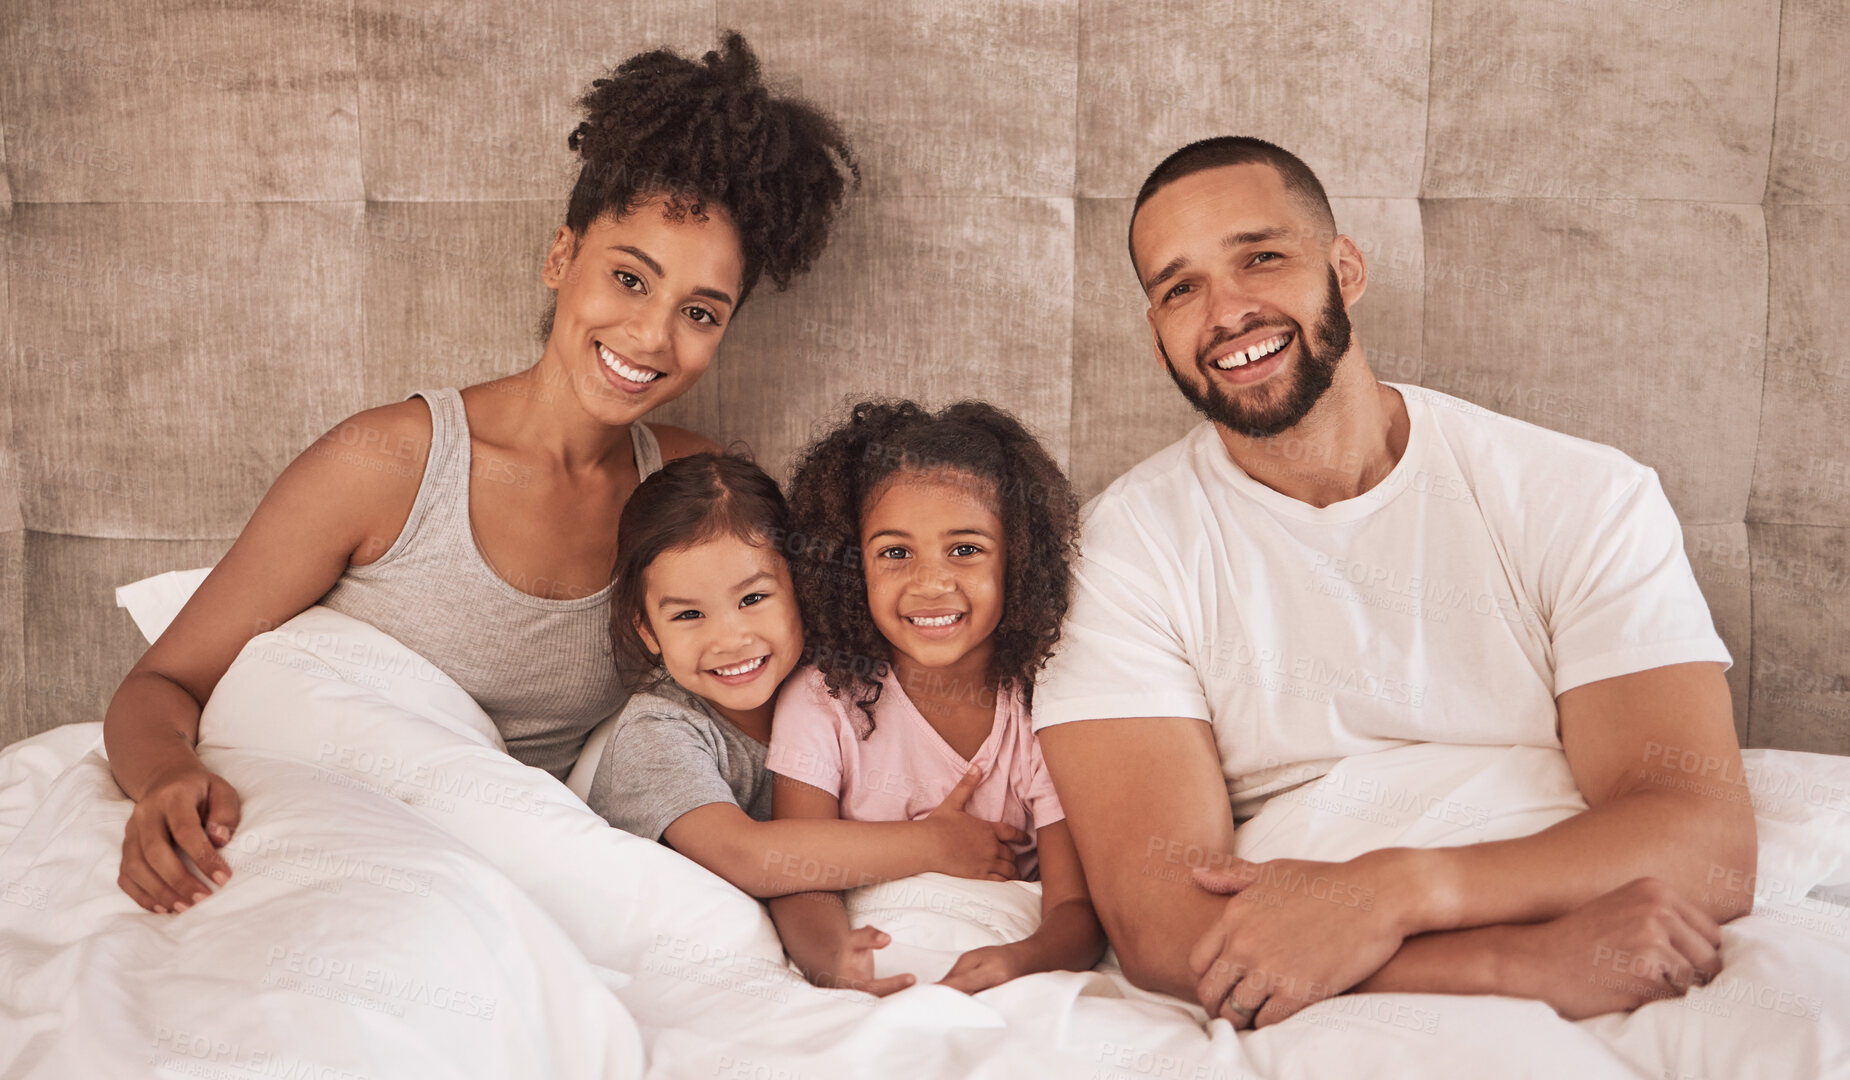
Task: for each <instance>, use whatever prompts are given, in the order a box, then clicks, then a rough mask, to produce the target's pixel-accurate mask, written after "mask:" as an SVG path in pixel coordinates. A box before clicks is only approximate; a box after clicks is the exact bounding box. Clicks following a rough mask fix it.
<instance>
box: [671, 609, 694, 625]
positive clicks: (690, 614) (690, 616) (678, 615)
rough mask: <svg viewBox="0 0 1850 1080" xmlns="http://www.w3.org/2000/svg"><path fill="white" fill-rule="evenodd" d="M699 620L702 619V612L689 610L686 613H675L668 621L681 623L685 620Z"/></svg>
mask: <svg viewBox="0 0 1850 1080" xmlns="http://www.w3.org/2000/svg"><path fill="white" fill-rule="evenodd" d="M698 618H700V612H698V611H695V610H694V609H693V608H688V609H687V610H686V611H677V612H675V613H674V615H673V616H672V617H670V618H669V620H668V621H669V622H681V621H683V620H685V619H698Z"/></svg>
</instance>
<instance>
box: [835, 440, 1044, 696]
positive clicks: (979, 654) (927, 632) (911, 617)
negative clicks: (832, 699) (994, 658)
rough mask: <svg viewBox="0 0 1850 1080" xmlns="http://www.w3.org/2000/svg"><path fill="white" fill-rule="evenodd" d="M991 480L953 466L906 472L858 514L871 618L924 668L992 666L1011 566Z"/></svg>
mask: <svg viewBox="0 0 1850 1080" xmlns="http://www.w3.org/2000/svg"><path fill="white" fill-rule="evenodd" d="M993 489H994V485H993V484H990V483H988V482H987V481H984V480H981V479H978V478H976V477H973V476H970V475H968V474H965V473H961V472H956V471H953V470H941V471H937V472H931V473H916V472H912V473H900V474H898V475H896V476H894V477H893V478H891V479H890V480H889V481H888V482H887V484H886V485H885V487H884V488H883V489H881V490H879V491H877V492H876V494H875V497H874V499H873V500H872V501H871V502H870V503H869V504H868V506H867V507H866V509H865V511H864V512H863V514H862V519H861V559H862V572H863V573H864V575H865V577H866V580H867V603H868V607H869V609H870V611H871V613H872V615H873V618H874V625H875V626H876V627H878V628H879V630H880V633H881V635H882V636H883V637H885V638H886V640H887V642H888V643H889V644H891V645H892V646H893V649H894V650H895V652H897V653H899V654H901V655H902V656H903V657H904V658H905V659H907V660H910V661H911V662H912V663H914V664H917V665H918V666H920V667H925V668H948V667H952V666H954V665H958V664H961V663H965V662H968V663H969V664H970V665H971V666H973V667H978V668H984V669H986V668H987V667H988V664H989V655H990V653H991V652H992V651H994V646H993V644H992V642H991V640H990V638H991V635H993V634H994V633H995V630H996V626H997V625H998V624H999V623H1001V621H1002V597H1003V587H1004V582H1005V575H1006V573H1007V570H1008V552H1007V551H1006V550H1005V549H1004V544H1003V535H1004V534H1003V526H1002V519H1001V517H1000V516H998V515H997V513H996V511H995V507H994V496H995V492H994V490H993Z"/></svg>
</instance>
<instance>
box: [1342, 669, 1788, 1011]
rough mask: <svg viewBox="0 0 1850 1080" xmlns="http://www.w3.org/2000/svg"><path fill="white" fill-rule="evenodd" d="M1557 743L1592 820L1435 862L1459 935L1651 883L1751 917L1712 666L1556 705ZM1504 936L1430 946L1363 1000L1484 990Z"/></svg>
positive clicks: (1643, 678)
mask: <svg viewBox="0 0 1850 1080" xmlns="http://www.w3.org/2000/svg"><path fill="white" fill-rule="evenodd" d="M1557 705H1558V708H1559V711H1560V723H1561V743H1562V746H1563V747H1564V748H1565V750H1566V752H1567V761H1568V766H1569V768H1571V769H1572V770H1573V773H1574V780H1575V783H1576V784H1578V785H1579V787H1580V791H1581V794H1582V796H1584V797H1585V798H1586V800H1587V807H1588V809H1587V812H1586V813H1584V814H1578V815H1575V816H1574V817H1572V818H1569V819H1568V820H1566V821H1563V822H1561V823H1559V824H1557V825H1555V826H1553V827H1552V828H1549V829H1545V830H1543V831H1542V832H1540V833H1537V834H1536V835H1534V836H1530V837H1524V838H1521V839H1518V840H1506V841H1500V842H1497V843H1491V844H1478V845H1474V846H1470V847H1461V848H1450V849H1446V850H1445V851H1443V852H1432V853H1431V854H1433V855H1438V856H1440V857H1441V858H1442V859H1443V860H1444V862H1445V863H1446V864H1447V865H1446V868H1445V870H1444V874H1445V877H1446V878H1447V879H1448V880H1449V885H1447V886H1446V890H1447V891H1448V892H1450V893H1453V894H1455V895H1454V897H1453V898H1452V899H1451V900H1449V901H1442V903H1449V904H1450V905H1453V906H1454V907H1455V913H1454V915H1453V916H1452V917H1453V919H1454V925H1457V926H1483V925H1486V924H1492V923H1521V922H1533V921H1538V920H1541V919H1546V918H1550V917H1553V916H1558V915H1561V914H1563V913H1564V912H1566V911H1568V910H1570V909H1572V908H1574V907H1576V906H1577V905H1579V904H1581V903H1584V902H1586V901H1587V900H1588V899H1590V898H1591V897H1593V896H1596V895H1599V894H1601V893H1603V892H1607V891H1609V890H1611V889H1613V888H1616V887H1617V886H1619V885H1622V884H1624V883H1625V882H1627V881H1629V880H1631V879H1634V878H1639V877H1653V878H1656V879H1658V880H1660V881H1663V882H1664V883H1666V884H1668V885H1669V886H1670V887H1671V888H1672V889H1673V890H1675V891H1676V892H1677V893H1678V894H1680V895H1681V896H1683V897H1685V898H1687V899H1689V900H1690V901H1691V902H1692V903H1693V904H1694V905H1695V906H1696V907H1697V908H1698V909H1699V910H1700V911H1701V912H1702V913H1703V914H1704V915H1706V916H1707V917H1709V918H1711V919H1714V920H1717V921H1727V920H1728V919H1732V918H1735V917H1736V916H1739V915H1744V914H1746V913H1747V912H1748V911H1749V910H1750V909H1751V908H1752V907H1753V891H1752V881H1753V874H1754V868H1755V862H1756V858H1757V853H1758V843H1757V838H1756V836H1755V829H1754V815H1753V806H1752V804H1751V803H1750V802H1749V799H1748V790H1747V785H1746V782H1745V778H1744V775H1743V771H1742V765H1741V751H1740V748H1739V746H1738V745H1737V744H1736V741H1735V735H1734V721H1733V716H1732V713H1731V709H1730V705H1729V699H1728V684H1727V682H1726V681H1725V680H1724V679H1723V678H1722V673H1721V669H1720V667H1719V666H1718V665H1715V664H1707V663H1700V664H1676V665H1672V666H1670V667H1661V668H1653V669H1651V670H1649V671H1641V672H1636V673H1634V674H1631V675H1622V676H1619V677H1617V678H1613V679H1604V680H1601V681H1599V682H1594V683H1588V684H1587V685H1585V686H1580V687H1576V688H1574V689H1572V690H1569V691H1568V692H1567V693H1565V694H1562V695H1561V697H1560V699H1559V701H1558V702H1557ZM1505 940H1506V938H1505V937H1504V936H1503V932H1502V930H1500V929H1499V928H1496V927H1487V930H1486V931H1485V932H1484V933H1479V934H1472V933H1438V934H1426V935H1423V936H1421V937H1418V938H1415V939H1413V940H1411V941H1408V942H1407V943H1406V944H1405V945H1404V946H1403V947H1402V948H1401V950H1400V952H1399V953H1397V954H1396V955H1395V957H1394V959H1393V960H1392V961H1391V962H1389V964H1388V965H1387V966H1386V967H1383V968H1382V969H1381V970H1380V971H1379V972H1377V973H1376V974H1375V975H1374V976H1373V977H1371V978H1369V979H1368V980H1367V981H1366V982H1365V983H1363V984H1362V988H1363V989H1365V990H1407V991H1437V992H1465V993H1469V992H1474V991H1475V992H1484V990H1485V989H1486V988H1487V986H1488V983H1489V982H1491V981H1494V980H1493V977H1492V972H1491V970H1490V967H1489V966H1487V965H1486V964H1485V963H1484V960H1485V953H1486V950H1487V949H1494V948H1496V947H1497V946H1498V945H1500V944H1501V943H1503V942H1504V941H1505Z"/></svg>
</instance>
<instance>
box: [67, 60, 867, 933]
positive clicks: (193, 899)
mask: <svg viewBox="0 0 1850 1080" xmlns="http://www.w3.org/2000/svg"><path fill="white" fill-rule="evenodd" d="M580 105H581V107H582V109H583V116H584V118H583V120H582V122H580V123H579V124H578V125H577V126H576V128H575V129H574V130H573V131H572V132H571V133H570V136H569V139H567V140H565V141H566V142H567V143H568V144H569V146H570V148H571V149H572V150H573V151H575V152H576V154H577V157H578V166H579V169H578V179H577V182H576V184H575V185H574V186H573V188H572V192H571V197H570V199H569V200H568V201H567V203H566V205H565V207H564V210H565V213H564V223H563V224H562V225H560V226H559V228H558V230H557V232H556V233H555V235H554V236H553V239H552V245H551V249H550V251H548V252H547V254H546V257H545V259H544V262H543V264H542V266H541V267H540V277H541V279H542V280H543V282H544V283H545V285H546V286H547V288H549V289H550V290H552V292H553V296H554V303H553V306H552V309H551V311H550V312H549V313H548V315H547V318H546V320H545V332H544V334H543V338H544V348H543V349H542V350H541V352H540V354H539V356H538V358H537V359H531V358H529V359H527V360H522V359H520V358H519V357H515V356H510V357H509V358H508V360H509V362H508V365H507V369H508V370H513V371H515V373H514V374H511V375H507V376H506V377H504V378H498V379H494V380H492V381H489V382H485V383H480V384H477V385H473V386H468V387H464V388H462V389H460V390H458V389H456V388H454V387H442V388H432V389H426V390H420V391H418V392H417V394H415V395H413V397H412V398H410V399H407V400H404V401H400V402H397V403H393V404H387V405H382V406H379V407H377V408H373V409H368V410H366V411H364V412H360V413H357V414H355V415H354V416H351V417H349V418H348V419H346V420H344V421H342V422H341V423H340V424H339V425H337V426H336V427H335V428H334V429H333V430H331V431H329V432H328V433H327V434H326V435H324V436H322V437H321V439H319V440H318V441H317V442H316V443H315V444H314V445H312V446H310V447H309V448H308V449H307V450H305V451H304V452H303V453H302V454H301V455H300V456H299V457H297V458H296V459H295V461H293V462H292V463H291V464H290V465H289V466H288V468H286V469H285V470H284V471H283V473H282V475H281V476H279V477H278V478H277V479H276V482H275V483H274V484H273V485H272V486H271V488H270V491H269V493H268V494H267V495H266V496H265V497H264V499H263V501H262V503H261V504H260V505H259V506H258V507H257V509H256V512H255V513H253V514H252V515H251V519H250V523H249V524H248V525H246V526H245V527H244V530H243V532H242V533H241V534H240V535H239V537H238V539H237V542H236V543H235V544H233V545H232V547H231V550H230V551H229V552H228V553H227V554H226V555H225V557H224V558H223V559H222V560H221V561H220V562H219V564H218V565H217V567H215V568H214V569H213V571H212V573H211V575H210V576H209V577H207V578H206V580H205V582H204V583H203V584H202V585H201V586H200V587H199V590H198V591H197V592H196V593H194V594H193V597H192V599H191V600H190V601H189V602H188V603H187V605H186V607H185V608H184V609H183V610H182V611H181V612H180V614H179V616H178V617H177V618H176V619H175V620H174V621H173V624H172V625H171V626H169V627H168V628H167V631H166V632H165V633H164V634H162V635H161V637H160V639H159V640H158V641H156V642H155V643H154V644H153V646H152V647H150V648H149V649H148V651H147V653H146V654H145V655H143V656H142V658H141V660H140V661H139V662H137V663H136V665H135V666H134V668H132V669H131V670H130V672H129V674H128V676H127V677H126V678H125V679H124V680H123V681H122V685H121V687H120V688H119V689H118V690H117V691H116V694H115V698H114V699H113V700H112V701H111V702H110V705H109V711H108V713H107V715H106V717H105V719H104V724H103V730H104V741H105V743H106V744H107V746H108V752H109V765H110V768H111V770H112V771H113V772H114V774H115V778H116V780H117V782H118V783H119V784H120V785H121V787H122V790H123V791H125V792H127V793H128V795H129V796H130V797H131V798H132V799H134V800H135V808H134V810H133V812H132V813H131V814H130V815H129V819H128V825H127V830H126V836H125V838H124V842H123V846H122V864H121V873H120V876H119V878H118V882H119V884H120V885H121V887H122V889H123V890H124V891H125V892H127V893H128V894H129V896H131V897H132V898H133V899H134V900H135V902H136V903H138V904H140V905H141V906H142V907H144V908H147V909H148V910H150V911H154V912H157V913H166V912H183V911H186V910H187V909H188V908H189V907H190V906H191V905H192V904H194V903H197V902H199V901H201V900H203V899H205V898H206V897H207V896H209V895H210V890H211V889H212V887H213V885H214V884H223V883H224V882H225V880H226V879H227V878H229V877H230V876H231V867H230V865H229V864H228V863H227V862H226V861H225V860H224V858H223V857H222V856H221V855H220V854H219V849H220V848H222V847H224V845H225V844H227V843H228V842H230V840H231V837H232V833H233V832H234V830H236V828H237V826H238V816H239V797H238V793H237V792H236V791H235V790H233V789H232V787H231V785H230V784H229V783H227V782H226V781H225V779H224V778H223V777H220V776H218V775H216V774H214V773H212V772H211V771H209V770H208V769H207V768H206V767H205V766H204V765H202V764H201V763H200V759H199V756H198V754H197V753H196V752H195V750H194V744H195V743H196V741H197V738H198V730H199V716H200V711H201V710H202V709H203V707H204V706H205V703H206V700H207V698H208V697H210V696H211V694H212V690H213V687H214V686H216V685H217V683H218V680H219V679H220V677H221V676H223V675H224V673H225V670H226V668H228V667H229V666H230V664H231V661H232V659H233V658H234V657H236V656H237V654H238V651H239V650H240V649H242V648H243V647H244V644H245V642H246V641H248V640H249V639H250V638H251V637H252V635H254V634H256V633H258V632H260V631H262V630H264V629H266V628H269V627H274V626H277V625H280V624H281V623H283V622H285V621H287V620H288V619H290V618H292V617H294V616H295V615H297V614H299V613H300V612H302V611H303V610H304V609H306V608H308V607H309V606H310V605H313V604H322V605H325V606H327V607H330V608H333V609H334V610H336V611H340V612H342V613H344V614H347V615H351V616H353V617H354V618H358V619H361V620H364V621H366V622H369V623H371V624H373V625H375V626H377V627H378V628H379V629H381V630H383V631H385V632H386V633H388V634H390V635H391V636H392V637H394V638H397V639H398V640H399V641H401V642H403V643H404V644H405V645H407V646H409V647H410V648H413V649H415V650H417V652H418V653H419V654H421V655H422V656H423V657H424V658H425V659H427V660H429V661H430V662H431V663H432V664H435V665H436V666H437V667H438V668H440V669H441V670H442V671H443V672H444V673H445V674H447V675H449V676H450V677H451V678H453V679H455V680H456V682H457V683H458V684H460V685H461V686H462V687H463V689H465V690H467V691H468V692H469V694H470V695H471V696H472V697H474V698H475V700H476V702H477V703H478V704H479V705H481V706H482V708H483V710H484V711H485V712H487V714H488V716H489V717H490V718H491V719H492V720H493V721H494V722H495V725H496V726H497V727H498V728H499V729H500V731H501V734H502V736H503V738H504V739H505V741H506V743H507V748H508V752H509V753H510V754H512V755H513V756H515V757H516V758H518V759H520V760H521V761H523V762H525V763H527V764H529V765H533V766H535V767H537V768H541V769H545V770H546V771H548V772H551V773H552V774H553V775H555V776H558V777H561V778H563V777H564V776H565V775H566V773H567V772H568V771H569V770H570V768H571V766H572V763H573V760H574V759H575V758H576V757H577V755H578V753H579V750H580V748H581V747H582V746H583V745H584V742H585V737H586V736H587V735H588V734H589V733H590V731H591V729H592V727H594V726H595V725H596V724H597V723H598V722H599V721H600V720H602V719H604V718H605V717H607V716H609V715H610V714H611V713H613V712H615V711H616V710H617V709H618V708H619V707H620V706H621V705H622V704H623V701H624V697H625V694H626V690H625V688H624V686H623V684H622V682H621V680H620V679H619V678H618V675H617V672H616V666H615V664H613V663H612V660H611V646H610V637H609V633H608V624H607V613H608V611H609V595H610V590H611V588H612V582H611V575H612V568H613V566H614V565H615V561H616V551H615V547H616V544H615V537H616V536H617V523H618V517H619V515H620V514H621V513H622V511H623V506H624V503H625V502H626V501H627V500H628V499H629V498H630V493H631V492H632V491H634V490H635V489H636V486H637V484H638V483H640V482H641V481H642V479H643V478H644V477H646V476H648V475H649V474H650V473H651V472H654V471H655V470H656V469H658V468H660V467H661V464H662V462H663V461H665V460H673V459H674V458H676V457H680V456H683V455H686V454H691V453H697V452H699V451H702V450H709V449H715V447H714V445H713V444H712V443H710V442H708V441H707V440H706V439H704V438H702V437H701V436H699V435H696V434H694V433H692V432H688V431H683V430H680V429H678V428H673V427H669V426H667V425H660V424H653V425H652V424H646V423H644V422H643V417H644V416H646V415H647V414H648V413H649V412H650V411H651V410H653V409H655V408H656V407H657V406H660V405H663V404H665V403H667V402H669V401H672V400H674V399H675V398H677V397H679V396H680V395H681V394H683V393H685V392H686V391H687V390H688V388H689V387H691V386H692V385H693V384H694V382H695V381H696V380H698V379H699V378H700V377H701V376H702V374H703V373H705V371H706V370H707V368H708V367H710V366H711V365H712V364H713V362H714V356H715V353H716V352H717V350H718V348H719V343H720V340H721V339H722V338H723V337H724V336H725V335H726V333H727V330H728V328H729V327H730V326H731V324H732V320H733V319H734V318H735V317H736V316H737V315H738V313H739V311H740V309H741V306H742V305H743V304H744V303H745V301H746V299H747V298H748V297H749V296H751V295H752V293H753V290H754V289H755V288H756V287H757V286H758V285H759V284H760V283H761V282H763V281H764V280H767V279H768V280H769V281H770V282H771V283H772V284H773V285H775V286H776V287H778V288H782V287H783V286H785V285H786V284H788V283H789V282H790V281H791V280H792V279H793V278H795V277H796V276H798V275H799V274H801V273H803V272H804V271H805V270H807V269H808V268H809V267H810V265H811V264H812V263H813V262H814V261H815V259H816V258H817V257H818V256H819V255H820V254H821V252H822V250H823V248H824V246H825V245H826V243H827V241H828V233H829V227H830V224H831V222H832V221H833V219H834V216H835V214H836V211H837V210H838V209H839V208H840V207H841V205H842V200H843V197H844V195H845V193H846V190H847V188H848V186H849V185H850V184H852V183H855V182H858V178H859V173H858V171H857V169H856V166H855V162H854V157H853V155H852V153H851V152H850V150H849V148H848V145H847V142H846V140H845V138H844V137H843V135H842V132H841V130H840V128H839V126H838V125H837V124H836V123H835V122H834V121H833V120H831V119H830V118H829V117H828V116H826V115H824V114H823V113H821V112H819V111H818V110H817V109H816V108H814V107H813V106H811V105H809V104H808V103H806V102H804V101H801V100H798V99H793V98H788V97H783V96H779V95H776V94H773V93H772V92H771V91H770V90H769V89H768V88H767V87H766V85H765V84H764V81H763V80H762V78H761V77H760V73H759V68H758V61H757V58H756V57H754V56H753V55H752V51H751V49H750V48H749V47H747V45H746V44H745V41H744V39H742V38H740V37H739V36H738V35H737V34H728V35H726V36H725V39H724V41H723V42H722V43H721V47H720V48H719V49H717V50H715V51H712V52H708V53H706V54H705V55H704V56H702V57H699V58H697V59H695V58H689V57H683V56H679V55H676V54H675V53H672V52H669V51H667V50H660V49H658V50H654V51H650V52H645V53H642V54H639V55H637V56H633V57H630V58H629V59H628V60H625V61H624V62H623V63H622V64H621V65H619V66H618V67H617V68H616V70H614V71H612V72H610V73H609V74H608V75H606V76H605V77H603V78H600V79H598V80H596V81H595V82H593V83H592V84H591V87H590V90H589V91H588V92H587V93H586V94H585V95H584V98H583V99H582V101H581V102H580ZM382 314H385V313H382ZM385 317H390V316H389V314H386V315H385ZM379 359H381V360H382V361H383V362H386V363H390V362H391V359H392V358H390V357H384V358H379ZM522 368H524V370H518V369H522ZM189 857H190V858H191V860H192V862H193V865H194V866H195V867H197V871H196V872H195V871H193V870H190V869H189V868H188V867H187V865H186V861H185V860H186V859H187V858H189Z"/></svg>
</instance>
